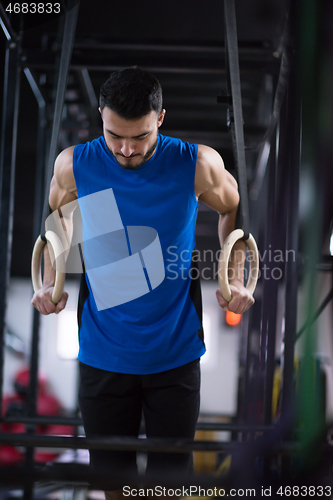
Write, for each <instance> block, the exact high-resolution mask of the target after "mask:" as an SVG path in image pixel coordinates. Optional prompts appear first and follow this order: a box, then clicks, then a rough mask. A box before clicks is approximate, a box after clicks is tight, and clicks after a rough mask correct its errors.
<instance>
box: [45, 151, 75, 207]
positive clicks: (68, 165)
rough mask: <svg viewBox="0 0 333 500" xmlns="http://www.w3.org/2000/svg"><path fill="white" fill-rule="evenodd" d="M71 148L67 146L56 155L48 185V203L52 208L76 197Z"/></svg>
mask: <svg viewBox="0 0 333 500" xmlns="http://www.w3.org/2000/svg"><path fill="white" fill-rule="evenodd" d="M73 150H74V147H73V148H68V149H66V150H64V151H62V153H60V155H59V156H58V157H57V159H56V161H55V165H54V175H53V178H52V181H51V185H50V196H49V204H50V207H51V208H52V210H57V209H58V208H60V207H62V206H64V205H66V204H67V203H70V202H71V201H74V200H76V199H77V191H76V185H75V179H74V173H73Z"/></svg>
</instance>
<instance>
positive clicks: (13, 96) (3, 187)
mask: <svg viewBox="0 0 333 500" xmlns="http://www.w3.org/2000/svg"><path fill="white" fill-rule="evenodd" d="M18 54H19V39H17V40H13V39H12V40H10V41H8V42H7V47H6V59H5V75H4V93H3V112H2V134H1V152H0V241H1V245H0V415H1V414H2V385H3V364H4V336H5V328H6V307H7V290H8V285H9V278H10V265H11V254H12V239H13V216H14V186H15V163H16V144H17V120H18V110H19V90H20V67H19V65H18Z"/></svg>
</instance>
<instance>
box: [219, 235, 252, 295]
mask: <svg viewBox="0 0 333 500" xmlns="http://www.w3.org/2000/svg"><path fill="white" fill-rule="evenodd" d="M243 236H244V231H243V230H242V229H235V231H232V232H231V233H230V234H229V235H228V236H227V238H226V239H225V242H224V244H223V248H222V250H221V252H220V258H219V270H218V279H219V285H220V290H221V294H222V297H223V298H224V299H225V300H226V301H227V302H230V301H231V300H232V292H231V290H230V286H229V279H228V265H229V259H230V254H231V250H232V249H233V246H234V244H235V243H236V242H237V241H238V240H241V239H242V238H243ZM245 243H246V245H247V247H248V249H249V251H250V252H252V255H251V266H250V273H249V279H248V281H247V284H246V288H247V290H248V291H249V292H250V294H251V295H253V293H254V290H255V288H256V285H257V281H258V274H259V254H258V247H257V244H256V242H255V239H254V238H253V236H252V234H250V235H249V238H248V239H247V240H245Z"/></svg>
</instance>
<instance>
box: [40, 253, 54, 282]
mask: <svg viewBox="0 0 333 500" xmlns="http://www.w3.org/2000/svg"><path fill="white" fill-rule="evenodd" d="M54 282H55V270H54V269H53V266H52V262H51V258H50V254H49V249H48V245H45V250H44V277H43V285H48V286H53V285H54Z"/></svg>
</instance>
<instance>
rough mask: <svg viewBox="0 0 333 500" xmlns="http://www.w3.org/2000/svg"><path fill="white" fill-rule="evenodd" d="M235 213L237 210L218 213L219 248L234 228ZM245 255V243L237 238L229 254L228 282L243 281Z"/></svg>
mask: <svg viewBox="0 0 333 500" xmlns="http://www.w3.org/2000/svg"><path fill="white" fill-rule="evenodd" d="M236 213H237V210H234V211H232V212H228V213H226V214H223V215H222V214H220V217H219V223H218V235H219V240H220V244H221V248H222V247H223V243H224V241H225V239H226V237H227V236H228V235H229V234H230V233H231V232H232V231H233V230H234V229H235V221H236ZM245 256H246V244H245V243H244V241H242V240H239V241H237V242H236V243H235V245H234V247H233V249H232V252H231V254H230V259H229V266H228V276H229V281H230V282H233V281H239V282H240V283H242V284H243V283H244V261H245Z"/></svg>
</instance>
